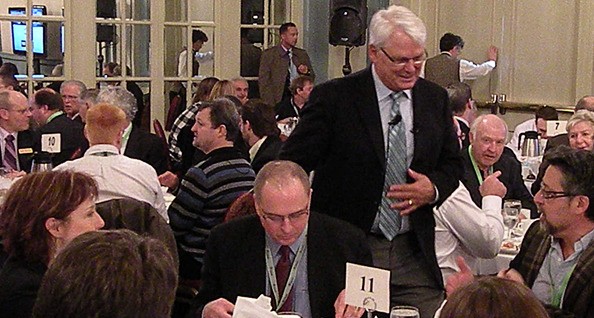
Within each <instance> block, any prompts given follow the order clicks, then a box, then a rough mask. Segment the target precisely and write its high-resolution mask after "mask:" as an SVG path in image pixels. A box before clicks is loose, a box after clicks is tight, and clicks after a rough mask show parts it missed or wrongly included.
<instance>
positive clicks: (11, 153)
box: [3, 135, 18, 171]
mask: <svg viewBox="0 0 594 318" xmlns="http://www.w3.org/2000/svg"><path fill="white" fill-rule="evenodd" d="M4 141H5V142H6V143H5V147H4V160H3V163H4V168H6V169H10V170H15V171H16V170H18V169H17V162H16V158H17V156H16V150H15V149H16V148H15V146H14V136H13V135H8V136H6V138H4Z"/></svg>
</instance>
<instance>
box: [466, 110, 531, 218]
mask: <svg viewBox="0 0 594 318" xmlns="http://www.w3.org/2000/svg"><path fill="white" fill-rule="evenodd" d="M506 137H507V125H506V124H505V122H504V121H503V120H502V119H501V118H499V117H497V116H495V115H491V114H489V115H482V116H479V117H478V118H477V119H476V120H475V121H474V123H472V126H471V127H470V146H469V147H468V149H464V150H462V153H461V155H462V160H463V162H464V178H463V180H462V183H464V185H465V186H466V188H468V191H470V196H471V197H472V201H474V203H475V204H476V205H478V206H479V207H481V206H482V204H481V200H482V199H481V194H480V192H479V186H480V185H481V184H482V183H483V180H484V178H486V177H487V176H488V175H491V174H493V173H494V172H495V171H501V175H500V176H499V180H501V182H503V184H504V185H505V187H506V188H507V194H506V195H505V197H504V198H503V199H504V200H505V199H515V200H520V201H522V207H523V208H526V209H530V211H531V216H532V218H537V217H538V213H537V212H536V206H535V205H534V200H533V198H532V195H531V194H530V192H529V191H528V188H526V185H524V180H523V179H522V166H521V165H520V162H518V160H517V159H516V158H515V156H514V155H513V154H512V153H511V151H509V150H508V151H509V152H505V151H504V148H505V139H506Z"/></svg>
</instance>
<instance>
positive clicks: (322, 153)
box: [279, 68, 462, 285]
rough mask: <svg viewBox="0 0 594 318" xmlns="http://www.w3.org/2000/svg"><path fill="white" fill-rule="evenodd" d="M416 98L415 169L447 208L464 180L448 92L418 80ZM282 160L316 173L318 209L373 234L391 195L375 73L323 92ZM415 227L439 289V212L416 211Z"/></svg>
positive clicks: (339, 82)
mask: <svg viewBox="0 0 594 318" xmlns="http://www.w3.org/2000/svg"><path fill="white" fill-rule="evenodd" d="M412 95H413V96H412V101H413V114H414V120H413V122H414V132H415V140H414V145H415V151H414V156H413V160H412V164H411V169H413V170H415V171H417V172H420V173H423V174H425V175H427V176H428V177H429V179H430V180H431V181H432V182H433V184H434V185H435V186H436V187H437V189H438V191H439V202H438V203H441V201H443V200H444V199H445V198H447V197H448V196H449V195H450V194H451V193H452V192H453V191H454V189H456V187H457V186H458V180H459V178H460V177H461V175H462V163H461V160H460V156H459V152H460V151H459V145H458V139H457V136H456V134H455V132H454V127H453V122H452V114H451V112H450V110H449V109H448V106H447V105H448V97H447V93H446V91H445V90H444V89H443V88H441V87H439V86H438V85H437V84H434V83H431V82H428V81H425V80H423V79H419V80H418V81H417V83H416V84H415V86H414V87H413V89H412ZM279 157H280V158H281V159H287V160H292V161H294V162H296V163H298V164H300V165H301V166H302V167H303V168H304V169H305V170H306V171H312V170H315V175H314V180H313V189H314V191H313V194H312V208H313V209H315V210H317V211H324V212H325V213H327V214H329V215H331V216H335V217H337V218H340V219H343V220H346V221H348V222H350V223H352V224H354V225H356V226H357V227H359V228H361V229H362V230H363V231H365V232H369V230H370V228H371V226H372V224H373V220H374V219H375V217H376V214H377V211H378V206H379V204H380V200H381V198H382V196H383V194H384V175H385V171H386V168H385V165H386V156H385V147H384V137H383V131H382V126H381V119H380V113H379V107H378V101H377V96H376V92H375V84H374V82H373V77H372V74H371V68H367V69H366V70H363V71H361V72H358V73H355V74H352V75H350V76H347V77H344V78H340V79H336V80H332V81H329V82H326V83H323V84H321V85H318V86H316V87H315V88H314V90H313V91H312V93H311V95H310V99H309V102H308V104H306V105H305V107H304V109H303V111H302V114H301V119H300V121H299V124H297V127H296V128H295V130H294V131H293V132H292V133H291V136H290V137H289V139H288V140H287V141H286V142H285V144H284V146H283V148H282V150H281V154H280V156H279ZM410 181H411V180H409V182H410ZM410 223H411V229H412V231H414V233H415V235H416V237H417V241H418V243H419V246H420V248H421V250H422V251H423V254H424V255H425V258H426V261H427V264H429V267H430V268H431V269H432V271H433V273H434V276H435V279H436V283H438V285H441V284H442V280H441V273H440V271H439V267H438V266H437V260H436V257H435V242H434V237H435V230H434V227H435V220H434V219H433V212H432V207H431V206H424V207H421V208H420V209H418V210H417V211H415V212H414V213H412V214H411V216H410Z"/></svg>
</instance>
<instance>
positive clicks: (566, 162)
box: [447, 146, 594, 318]
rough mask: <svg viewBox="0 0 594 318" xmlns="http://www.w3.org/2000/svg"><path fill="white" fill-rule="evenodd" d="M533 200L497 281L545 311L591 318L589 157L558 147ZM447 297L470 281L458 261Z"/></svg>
mask: <svg viewBox="0 0 594 318" xmlns="http://www.w3.org/2000/svg"><path fill="white" fill-rule="evenodd" d="M546 160H547V161H548V162H549V164H550V165H549V167H548V168H547V170H546V172H545V175H544V177H543V181H542V188H541V189H540V190H539V191H538V193H537V194H536V196H535V201H536V204H537V205H538V209H539V211H540V212H541V213H542V214H541V217H540V221H539V222H535V224H533V225H532V226H531V227H530V228H529V229H528V231H527V233H526V235H525V237H524V240H523V242H522V246H521V248H520V252H519V253H518V255H517V256H516V257H515V258H514V260H513V261H512V262H511V264H510V269H508V270H502V271H501V272H500V273H499V275H498V276H500V277H503V278H507V279H511V280H514V281H517V282H520V283H522V284H526V286H528V287H529V288H530V289H532V291H533V292H534V294H535V295H536V297H537V298H538V299H539V300H540V301H542V302H543V303H545V304H546V305H552V306H553V307H557V308H562V309H563V310H564V311H568V312H570V313H572V314H573V315H574V316H575V318H586V317H594V302H592V298H593V297H594V280H592V277H593V276H594V263H593V262H594V243H593V242H594V205H593V204H592V203H593V202H594V201H593V200H594V188H593V185H594V166H593V165H592V162H594V153H592V152H590V151H585V150H574V149H570V148H568V147H565V146H559V147H558V148H557V149H555V150H553V151H551V153H549V154H548V155H547V156H546ZM459 265H460V269H461V271H460V273H458V274H455V275H452V276H451V277H450V279H449V280H448V287H447V288H448V291H452V290H455V289H456V288H458V287H460V286H461V285H464V284H465V283H467V282H468V281H471V280H472V279H473V276H472V274H471V273H470V271H469V268H468V267H467V266H465V264H464V262H463V261H461V260H460V264H459Z"/></svg>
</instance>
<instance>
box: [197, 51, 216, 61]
mask: <svg viewBox="0 0 594 318" xmlns="http://www.w3.org/2000/svg"><path fill="white" fill-rule="evenodd" d="M194 58H195V59H196V61H198V62H206V61H210V60H212V59H213V58H214V52H213V51H208V52H204V53H202V52H196V53H194Z"/></svg>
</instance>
